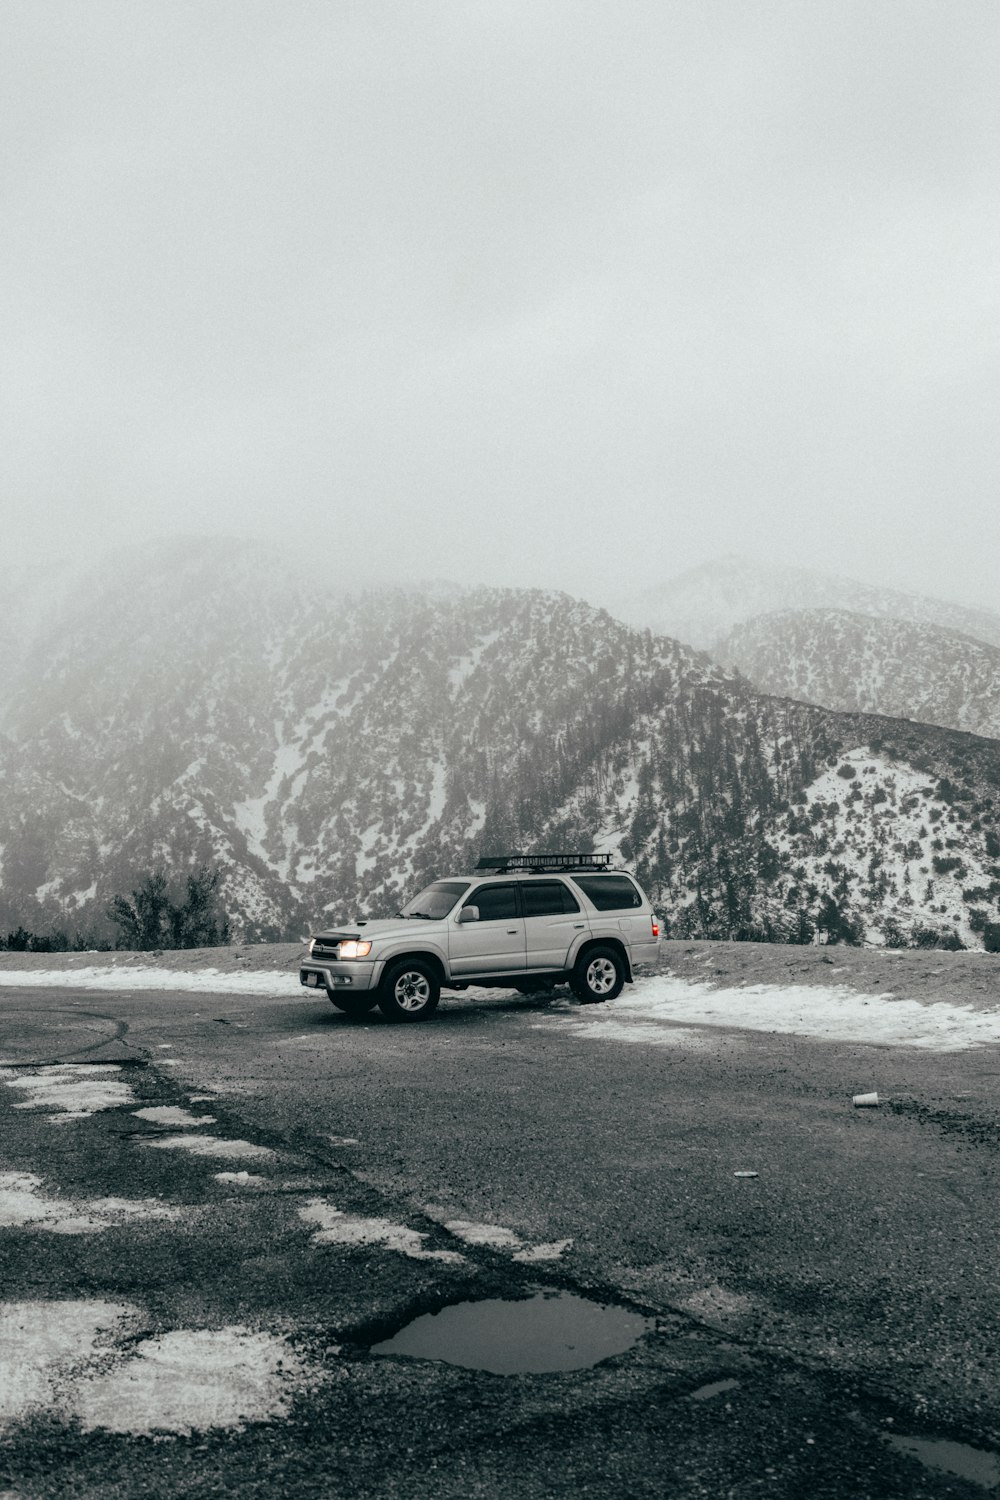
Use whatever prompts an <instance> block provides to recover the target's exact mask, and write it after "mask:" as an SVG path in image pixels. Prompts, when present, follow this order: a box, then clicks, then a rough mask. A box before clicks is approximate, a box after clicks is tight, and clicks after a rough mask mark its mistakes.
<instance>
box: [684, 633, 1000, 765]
mask: <svg viewBox="0 0 1000 1500" xmlns="http://www.w3.org/2000/svg"><path fill="white" fill-rule="evenodd" d="M713 655H714V657H715V659H716V660H717V661H719V662H721V663H723V664H724V665H725V666H727V667H728V668H729V669H730V670H733V671H738V672H740V673H742V674H743V676H745V677H747V678H749V680H750V681H751V682H753V684H754V685H755V686H756V687H758V688H760V689H761V690H762V691H764V692H766V693H773V694H776V695H778V696H779V697H788V698H799V699H802V700H804V701H805V702H807V703H817V704H822V705H824V706H825V707H826V708H834V709H839V710H842V711H844V712H848V713H851V712H856V711H860V712H863V713H879V714H887V715H889V716H890V717H897V718H910V719H920V720H922V721H923V722H924V723H927V724H940V725H942V726H944V727H946V728H950V729H965V730H969V731H971V732H972V733H973V734H981V735H988V736H990V737H991V738H993V739H996V738H1000V646H991V645H987V644H986V643H985V642H984V641H981V640H976V639H974V638H973V637H972V636H968V635H959V634H958V632H957V631H951V630H944V629H942V628H940V627H939V626H936V625H926V624H916V623H913V622H912V621H909V620H898V619H889V618H887V617H881V618H879V617H874V616H871V615H858V614H850V613H848V611H846V610H832V609H811V610H786V611H783V612H782V613H779V614H771V615H762V616H759V617H758V618H756V619H753V620H748V621H746V622H745V623H744V624H742V625H738V626H736V627H735V629H733V630H732V631H730V633H729V635H728V636H726V637H725V638H724V639H723V640H722V641H720V642H719V643H718V644H717V645H716V647H715V649H714V652H713Z"/></svg>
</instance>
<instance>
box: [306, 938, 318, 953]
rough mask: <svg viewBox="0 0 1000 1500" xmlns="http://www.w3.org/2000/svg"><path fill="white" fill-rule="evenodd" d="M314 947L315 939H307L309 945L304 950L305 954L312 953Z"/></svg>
mask: <svg viewBox="0 0 1000 1500" xmlns="http://www.w3.org/2000/svg"><path fill="white" fill-rule="evenodd" d="M315 946H316V939H315V938H310V939H309V945H308V947H307V948H306V952H307V953H311V952H312V951H313V949H314V948H315Z"/></svg>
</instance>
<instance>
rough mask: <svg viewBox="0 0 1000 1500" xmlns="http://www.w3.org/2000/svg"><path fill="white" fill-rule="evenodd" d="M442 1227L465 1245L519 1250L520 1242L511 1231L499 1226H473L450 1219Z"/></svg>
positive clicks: (462, 1221) (461, 1220)
mask: <svg viewBox="0 0 1000 1500" xmlns="http://www.w3.org/2000/svg"><path fill="white" fill-rule="evenodd" d="M444 1227H445V1229H447V1231H448V1233H449V1234H453V1235H455V1237H456V1238H457V1239H460V1240H464V1241H465V1243H466V1244H467V1245H486V1246H488V1247H489V1249H491V1250H519V1249H520V1248H521V1240H520V1239H519V1237H518V1236H517V1235H516V1234H515V1233H514V1231H513V1229H504V1228H503V1227H502V1226H501V1225H499V1224H473V1223H472V1222H471V1221H470V1220H468V1219H450V1220H449V1221H448V1223H447V1224H446V1225H445V1226H444Z"/></svg>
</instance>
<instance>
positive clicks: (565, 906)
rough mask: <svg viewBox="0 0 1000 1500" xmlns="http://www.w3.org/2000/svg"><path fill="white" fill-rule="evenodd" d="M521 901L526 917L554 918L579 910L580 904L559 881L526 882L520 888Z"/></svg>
mask: <svg viewBox="0 0 1000 1500" xmlns="http://www.w3.org/2000/svg"><path fill="white" fill-rule="evenodd" d="M521 899H522V900H523V902H524V915H525V916H526V917H554V916H558V915H561V914H562V913H563V912H571V911H579V910H580V903H579V902H578V901H577V900H576V898H575V897H574V895H573V892H572V891H571V890H570V889H569V886H566V885H563V883H562V881H561V880H531V881H528V880H526V881H525V882H524V884H523V885H522V886H521Z"/></svg>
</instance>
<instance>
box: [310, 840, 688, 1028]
mask: <svg viewBox="0 0 1000 1500" xmlns="http://www.w3.org/2000/svg"><path fill="white" fill-rule="evenodd" d="M659 936H660V928H659V923H658V921H657V918H656V915H655V913H654V911H653V908H652V906H651V905H650V903H649V900H648V898H647V897H646V895H645V894H644V892H643V891H642V890H641V889H640V887H639V885H638V884H637V882H636V881H635V880H634V879H633V877H632V876H631V875H628V874H626V873H625V871H624V870H614V869H612V868H611V856H610V855H604V854H545V855H539V854H509V855H504V856H498V857H496V858H493V859H481V860H480V861H479V864H478V865H477V867H476V873H475V874H474V875H454V876H448V877H446V878H445V879H444V880H435V881H434V882H433V883H432V884H431V885H429V886H427V887H426V889H425V890H422V891H421V892H420V894H419V895H418V896H414V898H413V900H412V901H409V902H408V903H407V904H406V906H404V907H403V910H402V911H401V912H398V913H397V914H396V916H395V917H394V918H393V919H392V920H391V921H378V922H354V923H351V924H348V925H347V926H345V927H342V928H337V929H335V930H332V931H328V932H320V933H317V934H316V936H315V937H313V938H311V939H310V942H309V953H308V957H307V958H304V959H303V960H302V962H301V965H300V968H299V981H300V983H302V984H304V985H305V986H306V987H307V988H309V989H325V990H326V993H327V995H328V996H329V997H330V999H331V1001H332V1002H333V1004H334V1005H335V1006H337V1008H338V1010H342V1011H346V1012H347V1014H348V1015H352V1016H361V1015H365V1014H366V1013H367V1012H368V1011H370V1010H371V1009H372V1008H373V1007H374V1006H376V1005H377V1006H378V1007H379V1009H380V1010H381V1012H382V1014H383V1015H384V1016H386V1017H388V1019H389V1020H392V1021H423V1020H426V1018H427V1017H428V1016H429V1015H431V1014H432V1013H433V1011H434V1010H435V1009H436V1008H437V1003H438V1000H439V999H440V998H441V991H442V989H447V990H465V989H468V987H469V985H470V984H476V985H489V986H499V987H505V988H510V989H514V990H520V991H522V992H523V993H530V992H531V991H533V990H538V989H541V988H545V987H550V988H551V987H552V986H553V985H555V984H558V983H560V982H562V981H568V982H569V984H570V986H571V987H572V989H573V992H574V994H575V995H576V996H577V998H578V999H580V1000H581V1001H583V1002H585V1003H588V1002H589V1003H593V1002H596V1001H600V1000H613V999H614V997H615V996H616V995H618V994H620V993H621V989H622V986H623V985H625V984H631V983H632V966H633V963H635V962H643V961H645V962H651V961H652V960H653V959H654V958H655V957H656V950H657V944H658V942H659Z"/></svg>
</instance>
